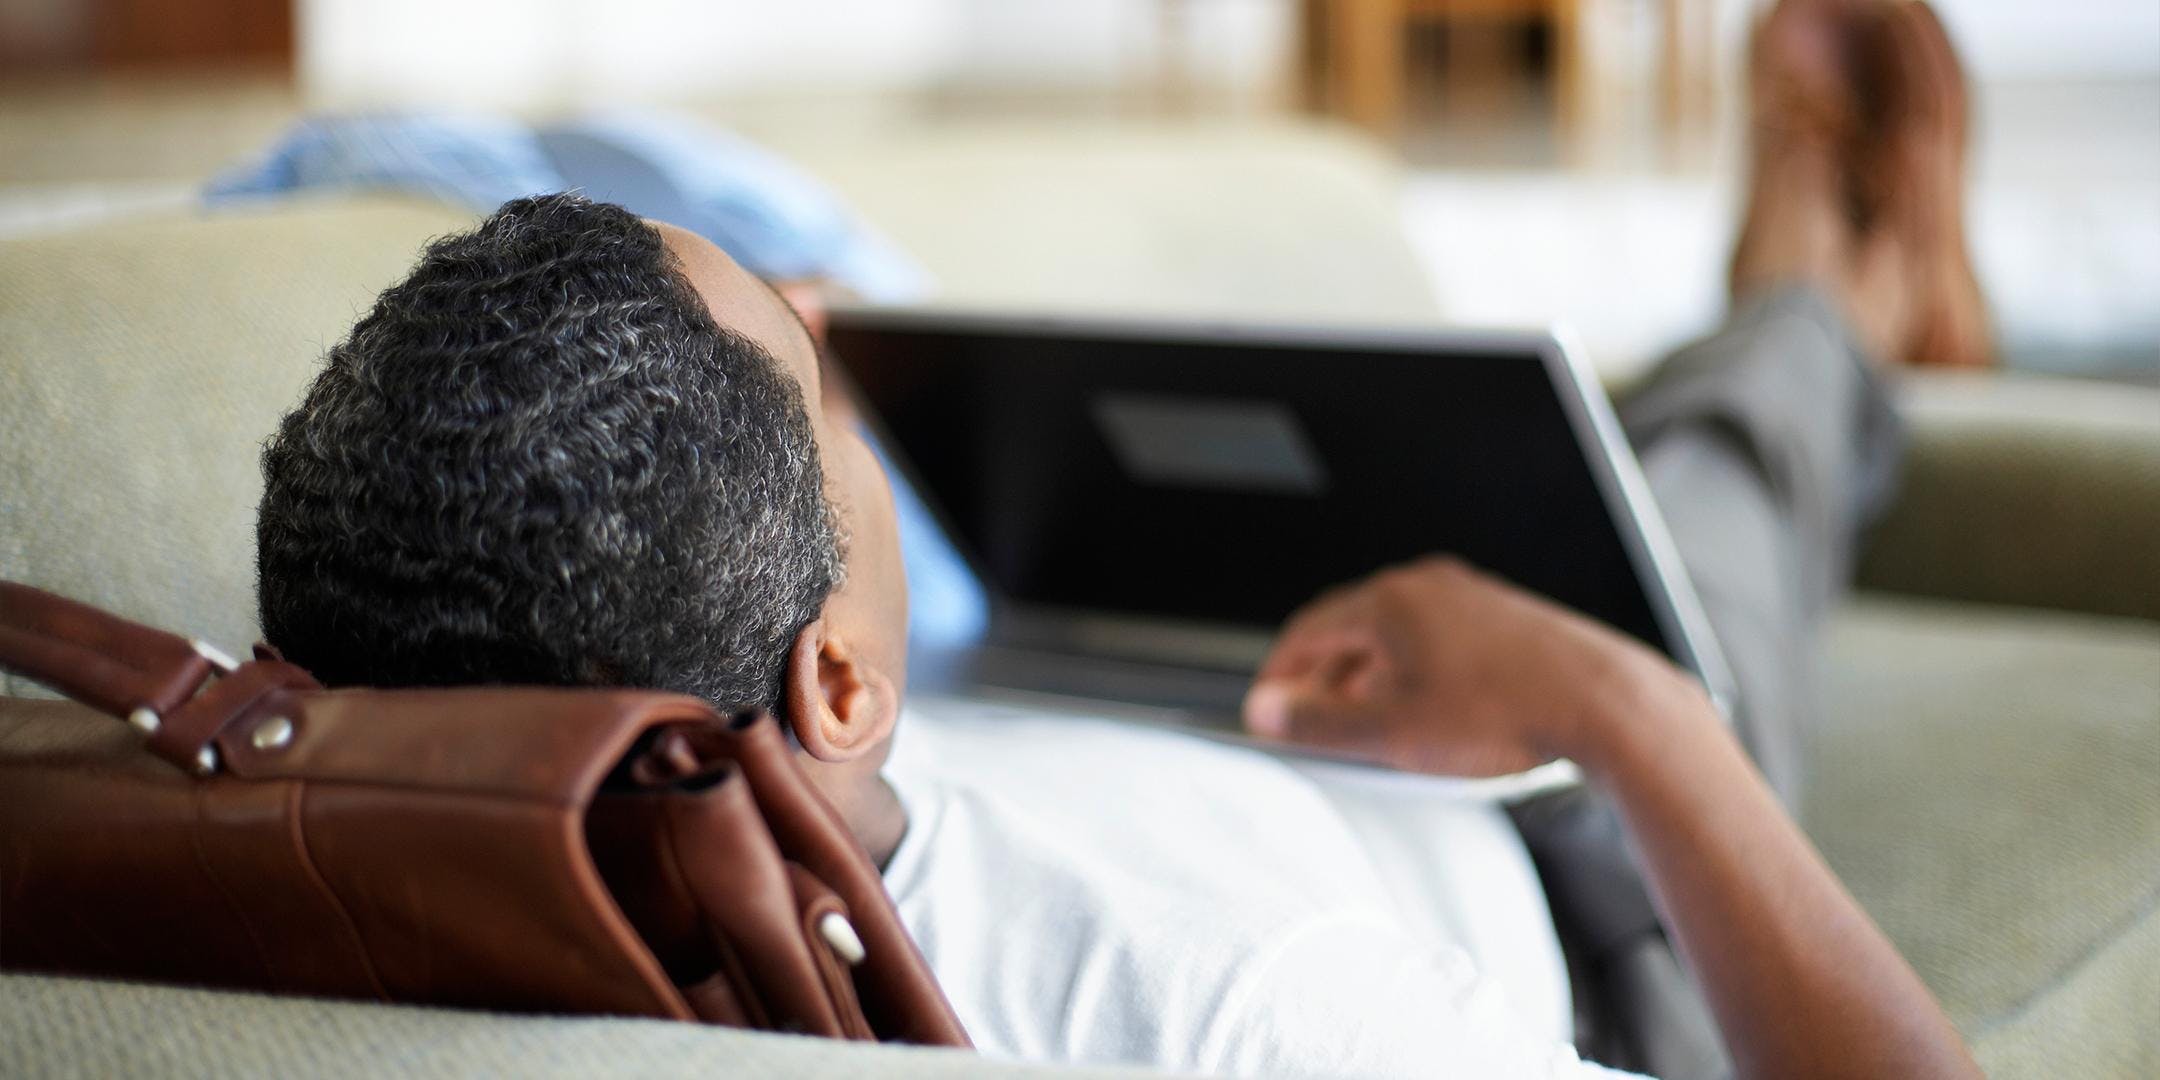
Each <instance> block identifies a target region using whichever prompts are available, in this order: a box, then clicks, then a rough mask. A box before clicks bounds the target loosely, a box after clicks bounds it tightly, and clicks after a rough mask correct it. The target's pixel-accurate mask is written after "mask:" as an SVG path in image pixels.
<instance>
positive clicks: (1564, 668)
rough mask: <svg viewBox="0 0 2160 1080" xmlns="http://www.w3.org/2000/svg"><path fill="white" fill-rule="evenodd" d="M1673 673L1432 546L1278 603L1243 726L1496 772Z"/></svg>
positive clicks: (1438, 769) (1428, 766)
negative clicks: (1279, 623)
mask: <svg viewBox="0 0 2160 1080" xmlns="http://www.w3.org/2000/svg"><path fill="white" fill-rule="evenodd" d="M1684 685H1685V677H1684V676H1683V675H1681V674H1680V672H1679V671H1678V670H1677V669H1675V668H1673V667H1672V666H1671V665H1669V664H1667V663H1665V661H1664V660H1663V659H1662V658H1661V657H1659V656H1657V655H1656V654H1654V653H1652V652H1650V651H1649V650H1648V649H1646V648H1644V647H1642V646H1641V645H1639V644H1637V643H1636V642H1634V641H1633V640H1631V639H1629V638H1626V637H1624V636H1622V635H1621V634H1619V633H1618V632H1616V631H1614V630H1612V629H1610V628H1608V627H1606V626H1604V625H1602V624H1600V623H1597V622H1594V621H1592V620H1590V619H1588V618H1585V617H1583V616H1581V615H1577V614H1575V613H1574V612H1571V611H1568V610H1566V609H1564V608H1561V607H1559V606H1557V605H1554V604H1552V603H1550V602H1548V601H1546V600H1543V599H1541V598H1539V597H1536V596H1533V595H1531V594H1530V593H1527V592H1524V591H1522V590H1520V589H1517V588H1515V587H1514V586H1511V585H1508V584H1506V583H1504V582H1502V581H1500V580H1498V579H1496V578H1493V577H1490V576H1488V575H1486V574H1484V573H1481V572H1479V571H1478V570H1476V569H1473V568H1472V567H1470V566H1469V565H1468V564H1466V563H1464V562H1462V561H1460V560H1457V559H1449V558H1437V557H1436V558H1429V559H1424V560H1421V561H1419V562H1415V563H1411V564H1409V565H1406V566H1401V567H1397V568H1394V569H1390V570H1385V571H1382V572H1381V573H1379V574H1376V575H1374V576H1372V577H1370V578H1367V579H1365V580H1364V581H1361V582H1358V583H1356V584H1353V585H1349V586H1345V587H1343V588H1340V589H1337V590H1335V591H1333V592H1330V593H1328V594H1326V595H1324V596H1322V597H1320V598H1319V599H1318V600H1315V601H1314V602H1313V603H1311V604H1309V605H1307V606H1306V607H1305V608H1304V609H1302V610H1300V611H1299V612H1298V613H1297V614H1296V615H1294V616H1292V617H1291V619H1290V621H1289V622H1288V623H1287V624H1285V625H1284V627H1283V631H1282V634H1281V636H1280V637H1279V638H1278V639H1277V640H1276V642H1275V647H1274V649H1273V651H1272V652H1271V653H1270V654H1269V655H1268V658H1267V661H1266V663H1264V664H1262V665H1261V668H1260V672H1259V675H1258V676H1257V677H1256V679H1255V681H1254V683H1253V688H1252V691H1251V693H1249V694H1248V695H1247V696H1246V699H1245V726H1246V728H1247V729H1248V730H1250V731H1251V732H1252V733H1253V734H1255V735H1258V736H1261V737H1263V738H1271V739H1281V740H1284V741H1286V742H1292V743H1296V744H1299V745H1302V746H1309V747H1313V748H1315V749H1324V750H1330V751H1335V752H1340V753H1348V754H1353V755H1357V756H1360V757H1366V758H1370V759H1372V760H1375V761H1378V762H1381V763H1383V764H1387V765H1391V766H1394V767H1395V768H1399V769H1410V770H1415V771H1418V772H1429V773H1442V774H1447V775H1451V776H1499V775H1503V774H1506V773H1513V772H1521V771H1522V770H1524V769H1528V768H1531V767H1533V766H1536V765H1540V764H1543V763H1544V762H1546V761H1549V760H1551V759H1553V758H1555V757H1561V756H1569V755H1574V754H1577V753H1580V752H1581V751H1582V750H1583V749H1584V747H1585V740H1586V739H1590V738H1594V737H1596V736H1598V735H1599V732H1598V730H1597V729H1598V727H1599V726H1600V725H1602V724H1604V723H1606V722H1607V721H1606V720H1605V719H1604V717H1606V716H1609V715H1611V714H1612V712H1613V708H1614V706H1616V705H1622V704H1626V703H1639V702H1641V700H1642V699H1643V698H1644V697H1645V695H1646V692H1649V691H1656V692H1659V693H1666V692H1673V691H1677V692H1683V693H1684V692H1685V690H1684Z"/></svg>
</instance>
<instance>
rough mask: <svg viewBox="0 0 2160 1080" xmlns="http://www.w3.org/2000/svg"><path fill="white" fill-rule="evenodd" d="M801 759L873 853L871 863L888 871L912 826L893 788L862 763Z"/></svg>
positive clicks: (827, 798)
mask: <svg viewBox="0 0 2160 1080" xmlns="http://www.w3.org/2000/svg"><path fill="white" fill-rule="evenodd" d="M798 760H800V761H801V762H802V765H803V772H804V774H806V775H807V776H808V777H809V779H810V784H811V786H813V787H815V788H817V790H818V794H820V795H823V796H825V801H826V802H829V803H831V804H832V807H833V809H834V810H836V811H838V812H839V814H840V821H841V823H843V824H845V825H846V826H847V828H848V831H849V832H851V833H854V834H855V839H856V840H857V841H858V842H860V843H861V844H862V846H863V849H864V850H865V851H867V852H869V853H870V861H871V862H872V863H875V864H876V865H877V868H878V869H879V870H883V869H885V864H886V863H889V862H891V861H892V857H893V852H894V851H896V850H898V849H899V847H900V838H901V837H902V836H905V835H906V834H907V824H908V823H907V808H906V807H905V806H903V805H901V802H900V796H899V795H898V794H896V793H894V791H893V789H892V785H891V784H888V783H886V782H885V777H884V776H882V775H880V774H879V773H878V772H877V771H875V768H874V767H872V769H871V770H869V771H867V772H861V771H858V763H852V762H851V763H849V764H847V765H839V766H835V765H828V764H824V763H821V762H817V761H813V760H810V758H809V757H808V755H804V756H802V757H801V758H799V759H798Z"/></svg>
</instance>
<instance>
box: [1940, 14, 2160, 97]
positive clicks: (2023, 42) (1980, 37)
mask: <svg viewBox="0 0 2160 1080" xmlns="http://www.w3.org/2000/svg"><path fill="white" fill-rule="evenodd" d="M1936 9H1937V10H1938V11H1939V12H1941V14H1942V17H1943V22H1944V24H1945V25H1947V26H1948V27H1949V28H1950V33H1951V35H1952V36H1953V37H1955V38H1956V39H1957V43H1958V46H1959V48H1960V49H1962V50H1963V51H1964V53H1965V58H1966V61H1967V62H1968V63H1969V64H1970V65H1971V68H1972V71H1973V73H1974V75H1976V76H1977V77H1979V78H1982V79H1999V80H2024V79H2032V80H2077V79H2122V78H2152V77H2155V76H2160V0H1936Z"/></svg>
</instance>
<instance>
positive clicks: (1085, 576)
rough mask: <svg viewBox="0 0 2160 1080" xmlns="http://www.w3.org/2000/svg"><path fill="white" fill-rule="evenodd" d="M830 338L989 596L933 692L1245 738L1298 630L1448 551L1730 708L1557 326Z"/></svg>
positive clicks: (1116, 325) (1003, 318) (1654, 522)
mask: <svg viewBox="0 0 2160 1080" xmlns="http://www.w3.org/2000/svg"><path fill="white" fill-rule="evenodd" d="M828 344H829V346H830V349H831V352H832V354H833V356H834V357H835V358H836V359H837V361H838V364H839V368H840V371H841V372H842V373H843V375H844V376H845V378H847V379H848V380H849V381H851V382H852V383H853V386H854V389H855V392H856V394H857V396H858V398H859V400H860V401H861V403H862V404H863V406H864V408H865V412H866V413H867V414H868V415H867V417H866V423H867V424H868V426H869V428H870V433H871V435H872V436H873V438H874V439H875V440H877V441H878V442H879V443H880V444H881V449H882V450H883V451H884V453H885V454H886V457H887V460H888V461H889V462H891V463H892V465H893V466H894V468H895V469H896V471H897V472H899V473H900V474H901V475H902V476H903V477H905V478H906V480H907V481H908V482H910V483H911V484H912V485H913V486H914V488H915V490H916V491H917V493H918V494H920V495H921V496H922V498H923V500H924V501H925V502H926V503H927V504H928V505H929V507H930V508H931V511H932V513H933V514H934V515H935V516H936V517H937V518H938V519H939V521H940V523H941V524H942V525H943V527H944V529H945V532H946V534H947V535H948V536H949V537H950V538H951V539H952V541H953V543H954V545H955V547H956V548H957V549H958V550H959V551H960V553H961V554H962V555H963V556H964V557H965V558H966V559H967V561H968V563H969V564H970V565H971V566H972V568H973V570H974V572H975V574H976V575H977V576H978V578H979V579H980V580H981V581H982V582H983V584H984V586H985V589H986V591H987V593H988V598H989V615H988V620H987V625H986V627H985V628H984V630H983V633H982V634H981V636H980V637H979V638H978V639H975V640H971V641H968V642H965V643H962V644H960V645H957V646H951V647H946V648H943V649H939V650H936V651H935V652H934V653H932V654H930V655H922V656H918V658H917V659H918V662H917V664H915V665H913V667H914V669H915V676H914V677H915V680H916V683H917V686H918V688H919V689H922V690H926V691H929V692H931V693H934V694H939V693H941V694H951V695H966V696H970V697H980V696H983V695H989V696H992V697H1015V698H1022V699H1035V700H1037V701H1038V702H1039V703H1054V702H1057V701H1062V702H1064V703H1076V702H1077V703H1085V704H1087V705H1089V706H1090V707H1092V708H1094V711H1096V712H1103V711H1105V709H1104V708H1103V707H1105V706H1107V707H1109V710H1108V711H1111V712H1113V713H1115V714H1118V715H1125V716H1129V717H1132V718H1135V719H1141V720H1146V721H1151V722H1158V723H1166V724H1170V725H1173V726H1177V727H1181V728H1188V729H1191V730H1194V731H1197V732H1199V733H1202V734H1207V735H1212V736H1216V737H1231V738H1235V737H1236V732H1237V730H1238V724H1237V716H1238V710H1239V705H1240V702H1241V701H1242V699H1243V696H1244V693H1245V690H1246V688H1247V687H1248V685H1249V684H1250V680H1251V676H1252V674H1253V672H1254V671H1255V670H1256V669H1257V668H1258V666H1259V664H1260V662H1261V660H1262V659H1263V658H1264V657H1265V655H1266V652H1267V648H1268V644H1269V642H1270V640H1271V639H1272V637H1273V634H1274V631H1275V629H1276V628H1277V627H1278V626H1279V625H1280V624H1281V623H1282V621H1283V620H1284V618H1285V617H1287V616H1288V615H1290V614H1291V613H1292V612H1293V611H1295V610H1296V609H1297V608H1298V607H1299V606H1300V605H1301V604H1303V603H1304V602H1306V601H1307V600H1309V599H1311V598H1312V597H1314V596H1316V595H1317V594H1319V593H1320V592H1321V591H1322V590H1324V589H1326V588H1328V587H1330V586H1334V585H1337V584H1340V583H1343V582H1347V581H1351V580H1354V579H1357V578H1360V577H1363V576H1365V575H1367V574H1370V573H1372V572H1373V571H1375V570H1378V569H1380V568H1382V567H1386V566H1389V565H1391V564H1395V563H1400V562H1404V561H1407V560H1410V559H1413V558H1416V557H1418V556H1421V555H1425V554H1428V553H1435V552H1447V553H1453V554H1456V555H1460V556H1462V557H1464V558H1466V559H1468V560H1469V561H1471V562H1473V563H1475V564H1477V565H1478V566H1481V567H1483V568H1485V569H1486V570H1488V571H1491V572H1493V573H1496V574H1499V575H1500V576H1502V577H1505V578H1507V579H1508V580H1510V581H1513V582H1515V583H1516V584H1518V585H1521V586H1523V587H1526V588H1529V589H1532V590H1535V591H1537V592H1539V593H1542V594H1544V595H1546V596H1548V597H1551V598H1552V599H1554V600H1557V601H1559V602H1560V603H1563V604H1566V605H1568V606H1569V607H1572V608H1575V609H1577V610H1580V611H1583V612H1586V613H1588V614H1590V615H1593V616H1595V617H1597V618H1598V619H1601V620H1603V621H1604V622H1606V623H1608V624H1610V625H1612V626H1614V627H1617V628H1619V629H1620V630H1622V631H1623V632H1625V633H1628V634H1631V635H1633V636H1635V637H1636V638H1638V639H1640V640H1642V641H1643V642H1645V643H1647V644H1649V645H1650V646H1652V647H1653V648H1655V649H1657V650H1659V651H1661V652H1663V653H1664V654H1665V655H1666V656H1667V657H1669V658H1671V659H1672V660H1673V662H1674V663H1676V664H1677V665H1679V666H1680V667H1682V668H1683V669H1686V670H1688V671H1690V672H1692V673H1694V675H1695V676H1696V677H1697V678H1698V679H1700V680H1701V681H1702V683H1703V684H1704V686H1705V687H1706V688H1707V689H1708V690H1709V691H1710V692H1711V695H1712V697H1713V698H1716V699H1718V700H1719V701H1720V703H1721V704H1722V703H1723V702H1724V701H1726V700H1727V699H1729V693H1730V685H1731V684H1730V679H1729V678H1728V676H1727V674H1726V670H1725V666H1724V663H1723V660H1722V658H1721V657H1720V655H1719V653H1718V650H1717V647H1716V644H1715V642H1714V640H1713V639H1712V637H1711V635H1710V633H1709V630H1708V626H1707V623H1706V621H1705V619H1704V617H1703V614H1702V609H1701V606H1700V604H1699V603H1698V602H1697V600H1696V597H1695V593H1694V590H1693V588H1692V587H1691V586H1690V585H1689V583H1688V580H1687V575H1686V573H1685V572H1684V570H1683V569H1682V567H1681V565H1680V561H1679V558H1678V556H1677V555H1676V553H1675V551H1674V549H1673V545H1672V542H1671V539H1670V537H1669V536H1668V534H1667V532H1666V529H1665V525H1664V523H1663V521H1662V519H1661V518H1660V516H1659V514H1658V510H1657V507H1656V506H1655V504H1654V503H1653V502H1652V501H1651V498H1650V495H1649V492H1648V489H1647V487H1646V485H1645V483H1644V481H1643V478H1642V474H1641V471H1640V469H1639V468H1638V466H1637V463H1636V461H1635V457H1634V455H1633V453H1632V451H1631V450H1630V449H1629V447H1628V445H1627V443H1626V441H1625V440H1624V438H1623V437H1622V435H1621V433H1620V428H1619V424H1618V421H1617V420H1616V419H1615V417H1614V415H1613V410H1612V406H1611V403H1610V402H1609V401H1608V400H1607V398H1606V396H1605V394H1604V391H1603V390H1602V388H1601V387H1600V386H1599V384H1598V383H1597V382H1596V381H1595V380H1594V379H1593V378H1592V377H1591V375H1590V374H1589V372H1588V371H1587V370H1586V369H1585V367H1584V365H1583V364H1582V363H1581V362H1580V361H1579V360H1578V359H1577V357H1576V356H1575V354H1574V353H1573V351H1572V350H1571V349H1569V348H1568V347H1567V346H1566V345H1565V344H1563V342H1562V341H1561V340H1560V338H1558V337H1556V336H1555V335H1554V334H1552V333H1483V332H1463V331H1454V330H1414V331H1412V330H1395V329H1388V330H1378V329H1351V328H1341V327H1317V326H1291V325H1276V326H1268V325H1252V324H1243V323H1240V324H1231V323H1222V322H1198V321H1188V322H1179V321H1167V320H1104V319H1089V318H1074V317H1040V318H1038V317H1025V316H1011V315H991V314H980V313H969V312H958V311H951V310H945V309H892V308H853V309H843V310H838V311H835V312H833V313H832V318H831V327H830V331H829V337H828ZM919 651H920V650H919ZM1045 699H1048V701H1045Z"/></svg>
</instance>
